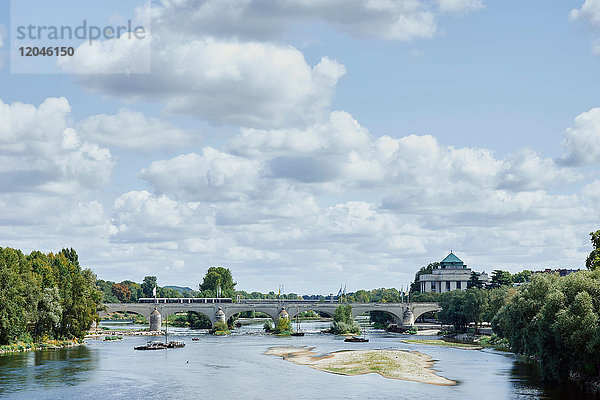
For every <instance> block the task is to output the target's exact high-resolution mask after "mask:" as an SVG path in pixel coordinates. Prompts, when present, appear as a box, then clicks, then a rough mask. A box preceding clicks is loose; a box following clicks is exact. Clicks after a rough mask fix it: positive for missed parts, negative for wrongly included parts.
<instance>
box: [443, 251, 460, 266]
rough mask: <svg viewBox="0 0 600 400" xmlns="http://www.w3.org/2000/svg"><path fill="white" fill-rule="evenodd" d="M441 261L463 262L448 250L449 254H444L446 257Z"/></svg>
mask: <svg viewBox="0 0 600 400" xmlns="http://www.w3.org/2000/svg"><path fill="white" fill-rule="evenodd" d="M441 263H461V264H464V263H463V261H462V260H461V259H460V258H458V257H456V256H455V255H454V253H453V252H450V254H448V255H447V256H446V258H444V259H443V260H442V261H441Z"/></svg>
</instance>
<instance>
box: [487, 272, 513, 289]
mask: <svg viewBox="0 0 600 400" xmlns="http://www.w3.org/2000/svg"><path fill="white" fill-rule="evenodd" d="M511 284H512V275H511V274H510V272H508V271H502V270H500V269H497V270H494V272H492V279H491V287H492V288H497V287H500V286H510V285H511Z"/></svg>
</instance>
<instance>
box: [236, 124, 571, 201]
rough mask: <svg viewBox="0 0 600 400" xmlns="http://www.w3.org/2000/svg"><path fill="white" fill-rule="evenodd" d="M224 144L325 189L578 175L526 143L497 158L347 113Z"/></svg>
mask: <svg viewBox="0 0 600 400" xmlns="http://www.w3.org/2000/svg"><path fill="white" fill-rule="evenodd" d="M228 148H229V151H231V152H232V153H234V154H238V155H241V156H245V157H250V158H257V159H261V160H263V161H264V162H265V163H266V164H267V165H268V166H269V169H270V174H271V175H270V176H271V177H274V178H285V179H291V180H294V181H297V182H298V183H304V184H324V185H322V189H329V190H340V189H342V188H346V189H348V188H353V187H354V188H356V187H381V188H389V187H390V185H405V186H407V189H408V190H413V189H412V188H422V187H423V186H428V187H429V189H428V190H429V191H442V190H446V191H452V190H453V189H451V188H460V190H465V189H466V188H469V190H477V189H478V188H483V187H487V188H492V189H495V188H500V189H507V190H537V189H542V188H548V187H552V186H556V185H560V184H563V183H568V182H573V181H576V180H577V179H578V178H579V175H578V174H577V173H576V172H574V171H571V170H568V169H563V168H560V167H559V166H557V165H556V164H555V163H554V161H553V160H552V159H550V158H544V157H542V156H540V155H539V154H538V153H536V152H534V151H531V150H527V149H524V150H521V151H519V152H517V153H515V154H512V155H509V156H508V157H506V158H505V159H503V160H499V159H496V158H494V156H493V154H492V153H491V152H490V151H489V150H486V149H477V148H454V147H452V146H442V145H440V144H439V143H438V142H437V140H436V139H435V138H434V137H432V136H429V135H424V136H418V135H409V136H404V137H401V138H392V137H390V136H381V137H378V138H375V137H373V136H372V135H371V134H370V133H369V131H368V130H367V129H366V128H364V127H362V126H361V125H360V124H359V123H358V122H357V121H356V120H354V119H353V118H352V116H351V115H350V114H348V113H346V112H332V113H331V114H330V116H329V119H328V121H327V122H324V123H319V124H315V125H313V126H311V127H309V128H307V129H289V130H257V129H244V130H242V132H241V133H240V135H239V136H237V137H235V138H233V139H232V140H230V142H229V143H228ZM396 187H397V186H396ZM457 195H458V193H457Z"/></svg>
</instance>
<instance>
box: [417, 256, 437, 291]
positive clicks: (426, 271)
mask: <svg viewBox="0 0 600 400" xmlns="http://www.w3.org/2000/svg"><path fill="white" fill-rule="evenodd" d="M439 265H440V263H439V262H437V261H436V262H433V263H429V264H428V265H427V266H426V267H421V269H419V270H418V271H417V273H416V274H415V280H414V281H413V283H411V284H410V291H411V292H412V293H419V292H421V282H420V276H421V275H425V274H431V273H432V272H433V270H434V269H435V268H437V267H439Z"/></svg>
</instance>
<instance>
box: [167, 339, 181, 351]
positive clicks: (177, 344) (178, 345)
mask: <svg viewBox="0 0 600 400" xmlns="http://www.w3.org/2000/svg"><path fill="white" fill-rule="evenodd" d="M181 347H185V342H184V341H183V340H172V341H170V342H169V343H167V348H169V349H178V348H181Z"/></svg>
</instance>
